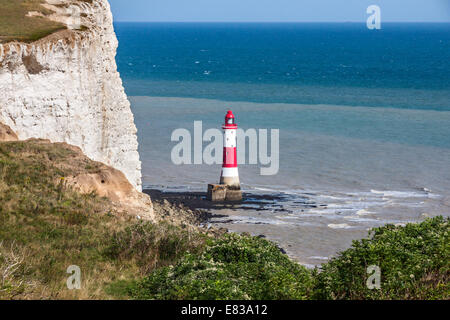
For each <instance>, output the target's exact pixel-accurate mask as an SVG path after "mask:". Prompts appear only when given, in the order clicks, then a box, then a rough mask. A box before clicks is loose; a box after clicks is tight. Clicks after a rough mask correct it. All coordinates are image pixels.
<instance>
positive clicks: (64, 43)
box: [0, 0, 141, 191]
mask: <svg viewBox="0 0 450 320" xmlns="http://www.w3.org/2000/svg"><path fill="white" fill-rule="evenodd" d="M46 2H47V3H46V4H45V6H46V8H48V9H51V10H53V11H54V12H55V13H54V14H52V15H51V16H50V17H49V18H50V19H51V20H55V21H59V22H63V23H65V24H67V26H68V28H69V29H68V30H64V31H60V32H57V33H54V34H52V35H50V36H48V37H46V38H43V39H41V40H38V41H36V42H33V43H30V44H25V43H19V42H10V43H6V44H3V45H2V44H0V122H3V123H5V124H7V125H9V126H10V127H11V129H12V130H14V131H15V132H16V133H17V135H18V137H19V139H21V140H23V139H28V138H42V139H49V140H50V141H52V142H67V143H69V144H72V145H75V146H78V147H80V148H81V149H82V151H83V152H84V153H85V154H86V155H87V156H88V157H90V158H91V159H93V160H96V161H100V162H103V163H105V164H107V165H110V166H112V167H114V168H116V169H118V170H120V171H122V172H123V173H124V174H125V176H126V177H127V178H128V180H129V181H130V183H131V184H132V185H133V186H134V187H135V188H136V189H137V190H139V191H140V190H141V163H140V160H139V154H138V152H137V148H138V143H137V137H136V127H135V125H134V118H133V114H132V113H131V110H130V103H129V101H128V100H127V97H126V95H125V92H124V88H123V85H122V81H121V79H120V75H119V73H118V72H117V66H116V62H115V55H116V49H117V45H118V42H117V38H116V36H115V33H114V29H113V25H112V14H111V11H110V7H109V3H108V1H107V0H91V1H85V0H84V1H81V0H77V1H75V0H74V1H70V0H65V1H63V0H47V1H46ZM68 12H69V14H68ZM70 12H74V13H75V16H74V15H71V14H70ZM34 14H36V13H30V15H34ZM77 19H79V20H78V21H79V24H81V27H80V25H78V27H77V30H75V29H71V28H72V25H73V24H74V21H75V22H77ZM76 24H77V23H75V25H76Z"/></svg>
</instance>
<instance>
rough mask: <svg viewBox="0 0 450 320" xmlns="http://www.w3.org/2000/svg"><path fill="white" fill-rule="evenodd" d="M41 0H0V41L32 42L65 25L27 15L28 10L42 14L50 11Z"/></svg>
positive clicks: (63, 27)
mask: <svg viewBox="0 0 450 320" xmlns="http://www.w3.org/2000/svg"><path fill="white" fill-rule="evenodd" d="M43 2H44V1H43V0H0V43H1V42H8V41H13V40H17V41H23V42H32V41H35V40H38V39H40V38H43V37H45V36H47V35H49V34H51V33H53V32H56V31H58V30H61V29H65V28H66V27H65V26H64V25H63V24H61V23H58V22H54V21H51V20H48V19H46V18H45V17H39V16H35V17H27V16H26V15H27V14H28V12H30V11H36V12H39V13H42V14H43V15H48V14H51V13H52V12H51V11H50V10H48V9H46V8H44V7H43V6H42V5H41V3H43Z"/></svg>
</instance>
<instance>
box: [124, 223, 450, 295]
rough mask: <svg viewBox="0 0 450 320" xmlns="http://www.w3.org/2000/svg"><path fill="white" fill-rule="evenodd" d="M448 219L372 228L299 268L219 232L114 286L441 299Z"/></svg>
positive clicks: (258, 243)
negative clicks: (375, 269) (373, 285)
mask: <svg viewBox="0 0 450 320" xmlns="http://www.w3.org/2000/svg"><path fill="white" fill-rule="evenodd" d="M448 231H449V228H448V219H444V218H443V217H436V218H433V219H427V220H426V221H424V222H422V223H420V224H408V225H407V226H405V227H396V226H393V225H387V226H385V227H381V228H377V229H374V230H373V232H372V237H371V238H370V239H363V240H361V241H354V242H353V246H352V248H350V249H348V250H346V251H344V252H342V253H340V254H339V255H338V257H336V258H334V259H332V260H331V261H330V262H329V263H327V264H325V265H323V268H322V270H321V271H320V272H319V270H317V269H316V270H307V269H305V268H304V267H301V266H299V265H298V264H296V263H294V262H292V261H290V260H289V259H288V258H287V257H286V256H285V255H283V254H282V253H281V252H280V251H279V250H278V249H277V247H276V246H274V245H273V244H272V243H270V242H268V241H265V240H262V239H259V238H253V237H245V236H238V235H227V236H226V237H225V238H223V239H219V240H210V241H208V244H207V246H206V248H205V250H204V251H203V252H202V253H200V254H188V255H186V256H185V257H184V258H183V259H182V260H180V261H179V262H178V263H177V264H175V265H174V266H170V267H165V268H161V269H158V270H156V271H154V272H153V273H151V274H150V275H149V276H147V277H145V278H144V279H142V280H141V281H137V282H132V283H130V284H128V285H124V284H123V283H122V284H121V285H122V287H121V292H122V294H123V295H124V296H130V297H132V298H135V299H448V298H449V293H450V291H449V289H450V288H449V285H448V280H449V262H450V259H449V258H450V256H449V254H450V250H449V249H450V248H449V245H450V243H449V239H448ZM370 265H377V266H379V267H380V269H381V289H380V290H377V289H372V290H370V289H368V288H367V285H366V282H367V279H368V277H369V276H370V274H367V267H369V266H370Z"/></svg>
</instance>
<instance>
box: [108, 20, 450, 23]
mask: <svg viewBox="0 0 450 320" xmlns="http://www.w3.org/2000/svg"><path fill="white" fill-rule="evenodd" d="M114 22H121V23H366V21H359V20H358V21H159V20H158V21H151V20H114ZM382 23H445V24H450V21H384V22H382Z"/></svg>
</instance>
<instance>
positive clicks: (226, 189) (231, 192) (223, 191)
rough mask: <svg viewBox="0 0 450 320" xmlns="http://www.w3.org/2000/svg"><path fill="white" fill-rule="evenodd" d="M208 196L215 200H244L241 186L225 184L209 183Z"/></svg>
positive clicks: (210, 199) (209, 198)
mask: <svg viewBox="0 0 450 320" xmlns="http://www.w3.org/2000/svg"><path fill="white" fill-rule="evenodd" d="M206 198H207V199H208V200H209V201H213V202H225V201H229V202H235V201H242V191H241V189H240V188H235V187H231V186H228V185H225V184H208V193H207V195H206Z"/></svg>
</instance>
